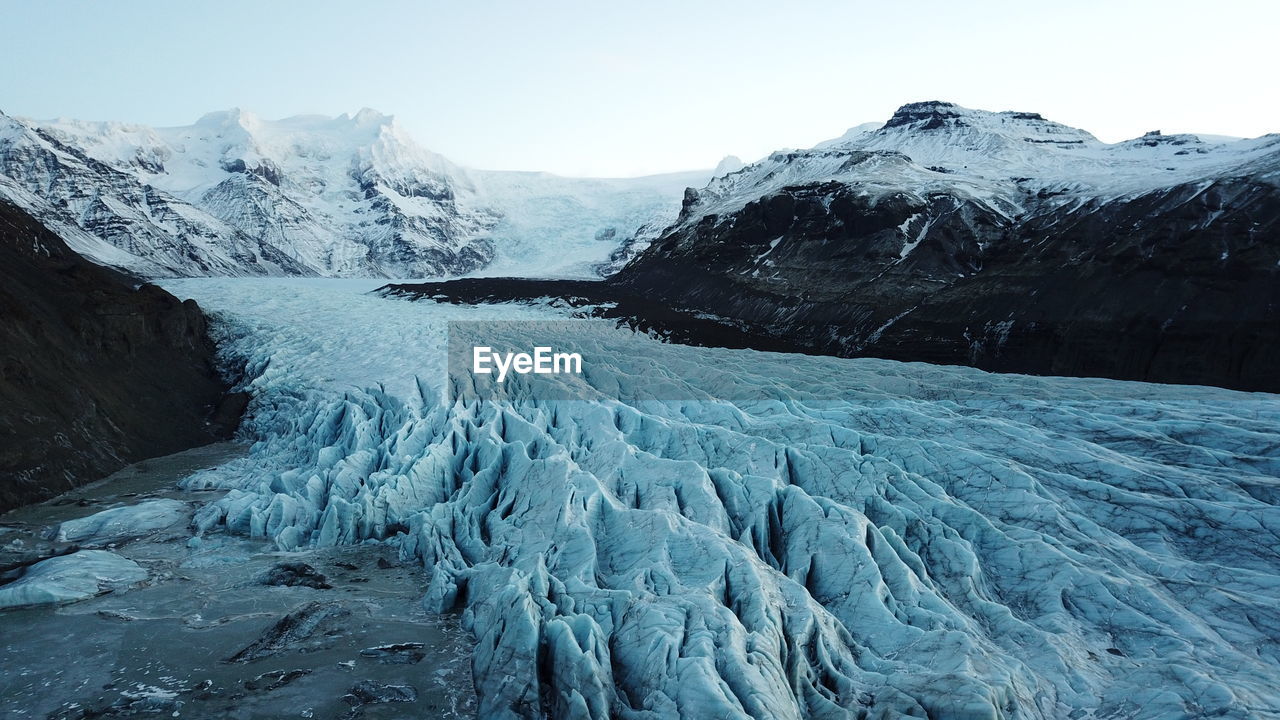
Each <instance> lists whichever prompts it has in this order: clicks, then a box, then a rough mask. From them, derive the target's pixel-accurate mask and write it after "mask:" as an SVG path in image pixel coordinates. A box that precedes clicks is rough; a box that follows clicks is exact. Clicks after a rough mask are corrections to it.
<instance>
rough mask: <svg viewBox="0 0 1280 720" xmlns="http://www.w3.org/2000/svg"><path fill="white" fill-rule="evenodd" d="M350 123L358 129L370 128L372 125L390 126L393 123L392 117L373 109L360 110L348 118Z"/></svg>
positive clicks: (393, 118) (393, 117)
mask: <svg viewBox="0 0 1280 720" xmlns="http://www.w3.org/2000/svg"><path fill="white" fill-rule="evenodd" d="M350 117H351V121H352V122H353V123H355V124H356V125H358V126H360V127H371V126H374V125H391V124H393V123H394V122H395V116H394V115H384V114H383V113H380V112H378V111H377V110H374V109H373V108H367V107H365V108H360V110H359V112H357V113H356V114H355V115H352V116H350Z"/></svg>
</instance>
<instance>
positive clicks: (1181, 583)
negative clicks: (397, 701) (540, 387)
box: [121, 280, 1280, 720]
mask: <svg viewBox="0 0 1280 720" xmlns="http://www.w3.org/2000/svg"><path fill="white" fill-rule="evenodd" d="M372 285H373V284H372V283H365V284H363V285H362V284H360V283H356V282H349V281H348V282H342V281H337V282H335V281H326V282H321V281H297V280H295V281H282V280H190V281H176V282H166V286H167V287H169V288H170V289H172V290H173V291H174V292H175V293H177V294H179V295H180V296H184V297H186V296H190V297H194V298H196V299H197V300H198V301H199V302H200V303H201V305H202V306H203V307H205V308H207V309H209V310H212V311H214V312H216V313H218V314H220V316H221V317H222V319H223V324H222V325H221V326H220V327H221V332H223V333H224V334H225V336H226V338H227V339H228V340H229V341H230V348H231V355H232V356H233V359H234V361H235V362H237V363H243V364H245V365H247V367H248V368H249V371H250V372H249V377H251V378H253V379H252V380H250V381H249V382H248V383H247V386H248V388H249V389H250V390H252V391H253V393H254V401H253V404H252V407H251V417H250V418H249V420H248V422H247V426H246V429H245V432H246V433H247V438H248V439H249V440H251V441H253V442H254V445H253V447H252V450H251V451H250V453H249V455H248V457H247V458H243V459H233V460H231V461H229V462H227V463H224V464H222V465H221V466H220V467H218V468H216V469H213V470H207V471H203V472H200V473H197V474H196V475H195V476H193V478H191V479H190V480H189V481H188V482H187V487H188V488H190V489H192V490H193V491H196V490H215V489H216V490H221V491H225V493H226V494H225V495H224V496H222V497H220V498H219V499H216V500H214V501H213V502H211V503H209V504H208V505H206V506H204V507H203V508H201V509H199V510H197V511H196V512H195V514H194V519H193V523H194V526H195V528H196V529H197V531H198V532H199V533H201V534H202V535H203V536H204V537H206V538H217V539H216V540H214V542H218V543H234V540H233V538H238V537H243V538H250V539H252V540H256V541H259V542H263V541H269V542H271V543H273V544H274V546H275V547H276V548H277V549H278V550H279V551H281V552H292V551H297V550H308V551H311V552H319V551H325V550H326V549H328V548H335V547H337V548H340V547H345V546H350V545H354V544H358V543H362V542H365V541H368V540H371V539H372V540H378V541H381V542H382V544H381V545H380V546H378V547H384V548H390V549H394V550H395V551H396V552H397V553H398V558H399V559H400V560H402V561H405V562H411V561H420V562H422V563H423V564H424V566H425V567H426V568H427V570H428V571H429V572H430V578H431V579H430V581H429V587H427V588H424V591H425V595H426V598H427V603H428V606H429V607H431V608H434V609H438V610H445V609H449V608H460V609H462V610H463V614H462V621H463V624H464V627H465V628H466V629H468V630H470V631H471V632H472V633H473V635H474V637H475V643H476V646H475V651H474V656H473V659H472V662H473V671H474V677H475V679H476V691H477V693H478V711H479V713H480V715H481V716H482V717H517V716H522V717H536V716H539V714H540V713H543V712H546V713H550V714H551V715H553V716H556V717H592V718H604V717H611V716H612V717H624V718H655V719H656V718H669V717H676V716H683V717H720V718H745V717H755V718H798V717H824V718H825V717H831V718H837V717H839V718H844V717H868V718H890V717H900V716H904V715H905V716H910V717H926V716H927V717H945V718H975V719H977V718H1046V719H1054V720H1057V719H1059V718H1085V717H1093V718H1174V717H1203V716H1220V717H1231V718H1244V717H1280V542H1277V540H1278V539H1280V538H1278V537H1277V533H1278V532H1280V511H1278V510H1277V502H1278V501H1280V479H1278V478H1280V398H1278V397H1277V396H1274V395H1266V394H1247V393H1238V392H1230V391H1225V390H1219V389H1213V388H1203V387H1176V386H1162V385H1149V384H1141V383H1129V382H1114V381H1105V380H1089V379H1055V378H1033V377H1024V376H1014V375H993V374H987V373H983V372H979V371H976V370H971V369H965V368H954V367H935V366H928V365H921V364H903V363H895V362H887V361H878V360H841V359H833V358H819V357H806V356H795V355H777V354H768V353H758V352H751V351H727V350H716V349H696V348H688V347H679V346H669V345H662V344H659V343H657V342H656V341H653V340H650V339H648V338H644V337H637V336H633V335H630V334H628V333H625V332H623V331H614V332H611V333H599V334H597V335H593V336H591V337H589V338H587V339H586V340H585V342H587V343H589V344H590V345H591V346H592V347H593V350H594V352H592V353H591V354H590V355H589V356H588V357H587V358H586V359H585V363H586V365H587V366H588V367H589V372H588V373H587V374H586V375H585V376H584V377H585V378H586V381H587V382H588V383H590V384H592V385H593V386H595V387H596V388H597V389H598V390H599V393H600V394H599V397H598V398H597V399H596V400H594V401H591V402H581V401H554V400H547V399H545V398H542V397H539V396H538V395H537V394H536V393H531V392H525V391H522V387H524V385H523V384H522V383H523V382H524V380H523V379H521V378H519V377H517V378H514V379H513V380H509V381H508V382H509V383H510V384H509V386H508V387H507V391H508V392H507V395H506V396H505V397H503V398H502V399H500V400H499V399H492V398H489V399H475V398H471V399H464V400H460V401H458V402H456V403H451V402H450V401H448V400H447V399H442V392H441V390H442V387H441V382H442V380H441V378H442V377H443V372H442V364H443V354H444V352H443V348H444V322H445V321H446V320H447V319H450V318H455V317H465V318H472V319H475V318H484V317H488V318H500V319H514V320H521V319H537V318H539V317H542V318H545V317H552V316H556V315H557V313H558V311H556V310H553V309H549V308H537V307H522V306H506V307H484V308H468V307H451V306H442V305H437V304H435V303H432V302H429V301H424V302H417V303H413V302H408V301H404V300H390V299H383V298H380V297H377V296H374V295H368V294H364V291H366V290H368V289H371V287H372ZM530 327H535V325H531V326H530ZM513 332H515V331H513ZM545 340H546V338H538V337H530V338H529V341H530V344H531V345H532V344H533V343H534V342H535V341H545ZM579 340H580V341H582V339H581V338H579ZM552 341H554V339H552ZM539 344H541V342H539ZM654 398H659V399H656V400H655V399H654ZM224 533H230V535H229V536H228V535H226V534H224ZM317 592H322V591H317ZM131 597H132V598H138V594H137V591H134V593H132V594H126V595H122V596H121V598H122V602H124V601H126V600H128V601H129V602H136V600H131V599H130V598H131ZM389 692H390V691H389Z"/></svg>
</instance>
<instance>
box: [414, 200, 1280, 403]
mask: <svg viewBox="0 0 1280 720" xmlns="http://www.w3.org/2000/svg"><path fill="white" fill-rule="evenodd" d="M1051 199H1052V198H1051V197H1043V198H1039V200H1040V201H1042V202H1040V203H1039V204H1038V205H1037V203H1036V200H1035V199H1034V198H1032V199H1031V200H1030V201H1029V206H1030V207H1031V208H1032V210H1031V211H1029V212H1027V213H1025V214H1024V215H1023V216H1021V217H1018V218H1014V219H1010V218H1007V217H1004V216H1002V215H1000V214H998V213H996V212H993V211H992V210H991V209H990V208H989V207H988V206H986V205H984V204H982V203H979V202H975V201H973V200H970V199H968V198H965V197H964V196H961V195H957V194H950V193H946V192H935V193H931V194H928V195H926V196H925V197H924V198H923V200H921V199H920V198H917V197H913V196H911V195H909V194H907V193H900V194H890V195H884V196H879V197H874V198H873V197H871V196H868V195H866V194H865V193H860V192H859V188H858V187H857V186H856V185H852V184H845V183H841V182H826V183H813V184H804V185H797V186H791V187H786V188H783V189H782V190H780V191H778V192H776V193H772V194H770V195H767V196H765V197H761V198H758V199H757V200H754V201H752V202H749V203H747V204H746V205H745V206H744V207H743V208H742V209H741V210H739V211H737V212H734V213H732V214H728V215H726V216H724V217H720V216H716V215H714V214H713V215H706V216H703V217H700V218H698V217H696V216H693V215H692V214H691V213H690V207H689V206H691V205H693V204H695V203H696V202H697V197H696V194H695V195H694V196H692V197H691V198H689V199H688V200H687V206H686V212H685V213H684V216H683V217H682V222H679V223H677V224H676V225H675V226H673V227H672V228H670V229H668V231H667V232H666V234H664V236H663V237H662V238H660V239H659V240H658V241H657V242H655V243H654V244H653V245H652V246H650V247H649V248H648V249H647V250H645V251H644V252H643V253H641V254H640V256H639V257H637V258H636V259H635V260H634V261H633V262H631V263H630V264H628V265H627V266H626V267H625V268H623V269H622V270H621V271H620V272H619V273H618V274H617V275H614V276H613V277H611V278H609V279H608V280H606V281H604V282H601V283H579V284H576V285H575V286H574V287H573V288H571V289H570V288H567V287H564V286H562V285H561V284H559V283H557V282H555V281H549V282H537V281H525V280H517V281H513V280H504V279H500V278H495V279H485V280H471V281H465V282H464V281H458V282H452V283H434V284H427V285H420V286H393V287H392V288H391V290H390V292H398V293H408V294H413V295H419V296H421V295H425V296H428V297H436V298H445V299H451V300H457V301H463V302H471V301H476V300H490V301H501V300H511V299H520V298H522V297H540V296H541V297H547V296H550V297H566V298H567V297H572V298H576V299H575V300H574V302H575V303H577V304H581V305H587V304H598V303H605V302H616V303H619V304H618V306H617V307H616V308H612V309H608V310H603V311H598V313H597V314H606V315H614V316H626V317H630V318H632V319H634V320H635V322H636V324H639V325H642V326H643V325H650V326H656V327H657V328H659V329H668V330H670V332H668V333H667V334H668V335H670V336H671V337H672V339H675V340H680V341H684V342H693V343H697V344H708V345H730V346H747V347H756V348H759V349H768V350H786V349H796V350H801V351H805V352H811V353H820V354H831V355H838V356H848V357H854V356H870V357H880V358H886V359H891V360H902V361H925V362H932V363H941V364H960V365H971V366H974V367H978V368H981V369H985V370H991V371H997V372H1018V373H1028V374H1044V375H1067V376H1096V377H1107V378H1116V379H1128V380H1144V381H1150V382H1166V383H1191V384H1207V385H1219V386H1223V387H1228V388H1234V389H1240V390H1260V391H1267V392H1280V370H1278V368H1280V189H1277V188H1276V186H1275V185H1273V184H1271V183H1267V182H1259V181H1256V180H1253V179H1250V178H1247V177H1236V178H1223V179H1220V180H1218V181H1215V182H1213V183H1211V184H1208V185H1207V186H1205V185H1203V184H1199V183H1197V184H1195V185H1179V186H1175V187H1172V188H1167V189H1162V190H1158V191H1153V192H1149V193H1146V194H1143V195H1139V196H1137V197H1128V198H1122V199H1113V200H1094V201H1090V202H1086V203H1083V204H1080V205H1078V206H1076V205H1062V204H1052V203H1051ZM913 216H916V217H917V219H916V220H915V221H912V222H914V223H916V224H915V225H913V227H923V228H925V229H924V230H922V231H921V235H920V241H919V244H918V245H917V246H916V247H915V248H914V249H913V250H912V251H911V252H910V253H909V254H907V255H906V256H905V257H904V256H903V255H902V254H901V253H902V248H903V241H902V233H901V231H900V228H901V227H902V226H903V224H904V223H906V222H907V221H908V220H909V219H910V218H912V217H913ZM689 220H691V221H689ZM686 221H688V222H686ZM765 253H767V254H768V258H769V263H768V265H767V266H762V265H761V262H760V258H761V257H762V256H763V255H764V254H765ZM709 317H714V318H715V319H708V318H709ZM685 320H689V322H685ZM712 326H714V328H713V327H712ZM726 338H728V339H729V340H730V341H728V342H726Z"/></svg>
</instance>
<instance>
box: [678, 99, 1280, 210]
mask: <svg viewBox="0 0 1280 720" xmlns="http://www.w3.org/2000/svg"><path fill="white" fill-rule="evenodd" d="M933 105H934V106H935V108H936V114H937V116H938V118H940V119H941V122H942V125H941V126H940V127H928V122H927V121H920V122H915V123H906V124H893V123H890V124H881V123H868V124H864V125H859V126H856V127H854V128H851V129H850V130H849V131H848V132H846V133H845V134H844V135H843V136H841V137H839V138H835V139H833V140H828V141H825V142H822V143H819V144H818V145H816V146H815V147H814V148H812V149H810V150H791V151H779V152H775V153H773V154H771V155H770V156H769V157H767V158H764V159H762V160H760V161H758V162H756V163H752V164H751V165H748V166H747V167H745V168H743V169H742V170H740V171H738V172H735V173H732V174H728V175H720V174H719V173H717V176H716V177H715V178H713V179H712V181H711V182H710V183H708V184H707V186H706V187H705V188H703V189H702V190H700V191H699V196H700V199H699V204H698V206H697V207H696V208H693V209H692V212H690V213H689V214H688V215H686V216H685V217H684V218H682V222H684V223H686V224H688V225H693V224H696V223H697V222H699V221H700V220H701V218H703V217H705V216H708V215H713V214H714V215H721V216H723V215H725V214H729V213H733V212H735V211H736V210H739V209H741V208H742V207H743V206H744V205H745V204H746V203H748V202H751V201H753V200H756V199H758V198H760V197H763V196H767V195H769V194H772V193H775V192H778V191H779V190H781V189H782V188H784V187H787V186H790V185H801V184H808V183H821V182H829V181H836V182H841V183H847V184H849V185H853V186H856V187H858V188H860V189H861V190H862V191H864V192H865V193H866V194H869V195H872V196H882V195H888V194H893V193H905V194H907V195H910V196H913V197H917V198H923V197H925V196H927V195H928V194H929V193H931V192H948V193H952V194H955V195H957V196H960V197H967V198H970V199H973V200H975V201H978V202H981V203H983V204H985V205H987V206H989V207H990V208H991V209H993V210H995V211H996V212H998V213H1001V214H1004V215H1008V216H1014V215H1017V214H1019V213H1021V212H1022V211H1023V210H1024V209H1025V207H1026V201H1027V198H1028V197H1035V196H1036V195H1037V193H1038V192H1039V191H1041V190H1045V191H1048V192H1050V193H1052V194H1053V195H1055V196H1056V197H1055V199H1054V201H1053V202H1057V203H1061V204H1063V205H1066V204H1070V203H1077V202H1081V201H1082V200H1084V199H1108V198H1119V197H1126V196H1132V195H1138V194H1142V193H1145V192H1150V191H1152V190H1156V189H1160V188H1166V187H1170V186H1173V185H1177V184H1181V183H1197V182H1204V183H1208V182H1212V181H1213V180H1214V179H1216V178H1218V177H1222V176H1232V175H1237V174H1252V175H1255V176H1257V177H1260V178H1269V179H1270V181H1271V182H1276V183H1280V135H1274V134H1273V135H1264V136H1262V137H1259V138H1254V139H1243V140H1242V139H1233V138H1225V137H1220V136H1211V135H1190V134H1182V135H1160V134H1159V133H1155V134H1148V135H1144V136H1143V137H1139V138H1134V139H1132V140H1126V141H1124V142H1119V143H1114V144H1108V143H1104V142H1101V141H1099V140H1098V139H1097V138H1095V137H1093V136H1092V135H1090V134H1089V133H1087V132H1085V131H1083V130H1078V129H1076V128H1071V127H1068V126H1066V125H1062V124H1060V123H1055V122H1052V121H1050V120H1045V119H1042V118H1040V117H1039V116H1035V115H1030V114H1027V113H1017V112H987V111H984V110H971V109H969V108H963V107H960V106H957V105H951V104H949V103H936V104H933Z"/></svg>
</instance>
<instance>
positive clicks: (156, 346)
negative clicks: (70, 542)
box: [0, 203, 239, 511]
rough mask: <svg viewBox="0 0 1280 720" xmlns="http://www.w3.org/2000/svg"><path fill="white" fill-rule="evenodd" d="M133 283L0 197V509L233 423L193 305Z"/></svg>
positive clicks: (222, 431) (198, 440) (215, 434)
mask: <svg viewBox="0 0 1280 720" xmlns="http://www.w3.org/2000/svg"><path fill="white" fill-rule="evenodd" d="M135 284H136V283H135V281H134V280H133V279H132V278H129V277H126V276H124V275H121V274H119V273H116V272H114V271H111V270H108V269H105V268H103V267H100V266H98V265H95V264H93V263H90V262H88V261H86V260H84V259H83V258H81V257H80V256H78V255H77V254H76V253H74V252H72V251H71V250H70V249H69V248H68V247H67V246H66V244H64V243H63V242H62V240H60V239H59V238H58V237H57V236H55V235H54V234H53V233H51V232H49V231H48V230H47V229H46V228H45V227H43V226H42V225H41V224H40V223H38V222H36V221H35V220H34V219H33V218H31V217H30V216H29V215H27V214H26V213H25V212H23V211H22V210H19V209H18V208H16V207H13V206H12V205H9V204H6V203H0V511H2V510H5V509H8V508H10V507H13V506H16V505H18V504H22V503H25V502H30V501H35V500H40V499H44V498H47V497H51V496H52V495H54V494H57V493H59V492H62V491H65V490H67V489H69V488H71V487H74V486H75V485H77V484H80V483H83V482H87V481H90V480H96V479H98V478H99V477H102V476H104V475H106V474H109V473H110V472H112V471H114V470H117V469H119V468H120V467H122V466H124V465H126V464H128V463H131V462H136V461H138V460H141V459H144V458H148V457H153V456H156V455H164V454H168V453H171V452H176V451H178V450H182V449H184V448H188V447H192V446H194V445H199V444H202V443H206V442H211V441H213V440H214V439H217V438H220V437H226V436H229V435H230V433H231V432H232V431H234V429H235V425H236V424H237V422H238V417H239V415H238V412H236V411H234V409H233V410H232V411H231V412H226V413H224V416H223V417H221V418H220V420H219V421H218V422H212V420H213V419H214V416H215V415H216V414H217V410H218V408H219V406H220V405H222V404H223V403H224V393H225V391H226V385H225V383H224V382H223V381H222V380H221V379H220V378H219V376H218V374H217V372H216V371H215V368H214V366H213V353H214V347H213V344H212V342H211V341H210V340H209V337H208V335H207V333H206V325H205V317H204V314H203V313H202V312H201V311H200V308H199V307H198V306H197V305H196V304H195V302H194V301H190V300H188V301H186V302H181V301H179V300H178V299H177V298H175V297H173V296H172V295H170V294H169V293H167V292H165V291H164V290H161V289H160V288H158V287H155V286H154V285H142V286H141V287H136V288H135Z"/></svg>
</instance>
